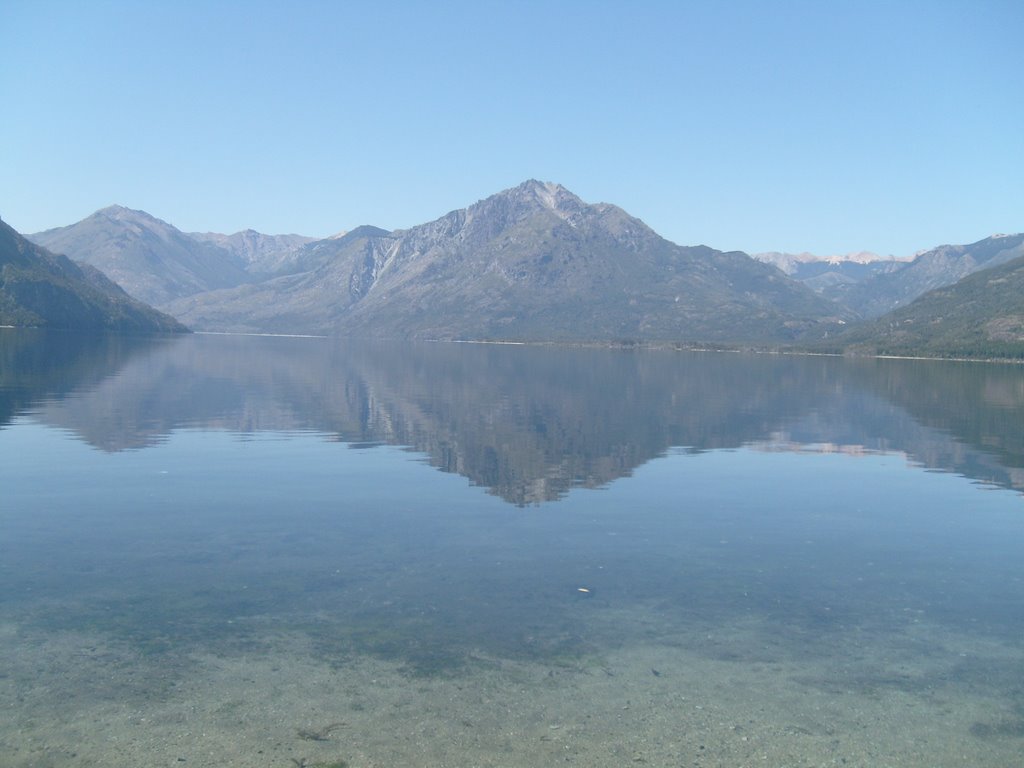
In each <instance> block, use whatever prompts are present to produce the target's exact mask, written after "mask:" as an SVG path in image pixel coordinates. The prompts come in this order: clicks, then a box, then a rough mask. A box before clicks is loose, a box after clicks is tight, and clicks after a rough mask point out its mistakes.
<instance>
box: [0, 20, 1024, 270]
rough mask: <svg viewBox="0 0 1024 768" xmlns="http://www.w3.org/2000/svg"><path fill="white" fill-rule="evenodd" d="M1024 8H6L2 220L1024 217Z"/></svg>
mask: <svg viewBox="0 0 1024 768" xmlns="http://www.w3.org/2000/svg"><path fill="white" fill-rule="evenodd" d="M1022 40H1024V2H1021V0H1008V1H1007V2H996V1H992V2H987V1H986V0H965V1H963V2H952V1H944V0H928V1H926V2H915V1H913V0H907V1H900V0H889V1H888V2H856V1H855V0H853V1H850V2H838V1H837V2H828V0H817V1H816V2H768V1H767V0H765V1H764V2H712V1H711V0H708V1H707V2H699V3H697V2H694V3H688V2H638V3H625V2H614V3H613V2H600V0H587V2H554V1H550V0H549V1H548V2H513V1H512V0H509V1H508V2H489V1H488V0H474V1H473V2H465V3H453V2H443V1H438V2H408V3H386V2H355V1H353V2H294V3H288V4H287V5H286V4H285V3H266V2H258V1H255V0H249V1H248V2H216V1H213V2H190V1H189V0H178V1H177V2H165V3H160V2H149V1H142V0H138V1H134V0H133V1H132V2H103V1H102V0H90V1H89V2H83V1H78V0H74V1H67V2H49V1H47V0H2V2H0V216H2V217H3V219H4V220H5V221H7V222H8V223H9V224H11V225H12V226H14V227H15V228H16V229H18V230H20V231H22V232H34V231H38V230H41V229H46V228H49V227H55V226H62V225H65V224H70V223H72V222H74V221H77V220H79V219H81V218H84V217H85V216H87V215H89V214H90V213H92V212H93V211H95V210H96V209H98V208H101V207H103V206H106V205H109V204H112V203H120V204H122V205H126V206H129V207H131V208H140V209H143V210H146V211H148V212H149V213H152V214H153V215H155V216H158V217H160V218H162V219H165V220H167V221H169V222H171V223H172V224H174V225H175V226H177V227H179V228H181V229H184V230H186V231H195V230H201V231H206V230H209V231H218V232H233V231H236V230H239V229H244V228H247V227H251V228H253V229H257V230H260V231H262V232H270V233H281V232H299V233H302V234H308V235H316V236H322V235H328V234H332V233H334V232H337V231H339V230H345V229H351V228H352V227H354V226H356V225H359V224H363V223H369V224H375V225H377V226H381V227H385V228H388V229H394V228H402V227H409V226H412V225H414V224H418V223H422V222H424V221H429V220H432V219H434V218H437V217H438V216H440V215H443V214H444V213H446V212H447V211H449V210H452V209H454V208H461V207H464V206H466V205H469V204H471V203H473V202H475V201H477V200H479V199H481V198H483V197H486V196H488V195H490V194H492V193H494V192H497V191H499V190H501V189H505V188H507V187H511V186H514V185H516V184H518V183H519V182H521V181H523V180H525V179H527V178H538V179H541V180H546V181H557V182H559V183H561V184H564V185H565V186H566V187H568V188H569V189H570V190H572V191H574V192H575V193H577V194H578V195H580V196H581V197H582V198H583V199H584V200H587V201H588V202H599V201H604V202H610V203H615V204H617V205H619V206H621V207H623V208H625V209H626V210H627V211H628V212H629V213H631V214H633V215H634V216H638V217H639V218H641V219H643V220H644V221H646V222H647V223H648V224H649V225H650V226H652V227H653V228H654V229H655V230H657V231H658V232H659V233H661V234H662V235H664V236H665V237H668V238H669V239H670V240H673V241H675V242H678V243H681V244H684V245H693V244H698V243H704V244H707V245H711V246H713V247H716V248H722V249H741V250H746V251H750V252H755V251H763V250H787V251H800V250H810V251H812V252H817V253H822V254H824V253H841V252H847V251H851V250H862V249H863V250H873V251H877V252H880V253H885V254H888V253H892V254H896V255H909V254H910V253H912V252H913V251H915V250H917V249H920V248H925V247H930V246H934V245H938V244H941V243H961V242H972V241H974V240H978V239H980V238H982V237H985V236H987V235H989V234H992V233H994V232H1019V231H1022V230H1024V45H1022Z"/></svg>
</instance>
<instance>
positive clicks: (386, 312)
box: [31, 180, 1024, 343]
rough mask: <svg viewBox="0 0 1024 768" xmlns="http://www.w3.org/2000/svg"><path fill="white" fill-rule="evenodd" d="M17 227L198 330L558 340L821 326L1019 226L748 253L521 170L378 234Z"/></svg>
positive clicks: (897, 296)
mask: <svg viewBox="0 0 1024 768" xmlns="http://www.w3.org/2000/svg"><path fill="white" fill-rule="evenodd" d="M31 237H32V238H34V239H35V240H36V241H37V242H41V243H44V244H49V245H50V247H52V248H54V249H56V250H64V251H65V252H66V253H68V254H69V255H71V256H72V257H73V258H76V259H79V260H81V261H85V262H86V263H90V264H94V265H96V266H98V267H99V268H101V269H104V270H105V271H108V272H109V273H110V274H113V275H115V276H116V277H118V281H119V282H120V284H121V285H122V286H123V287H125V288H126V289H127V290H129V292H131V293H133V294H134V295H137V296H142V297H145V298H148V299H149V300H150V301H152V302H153V303H154V304H156V305H157V306H159V307H160V308H162V309H164V310H166V311H168V312H170V313H171V314H174V315H175V316H176V317H178V318H179V319H181V320H184V321H185V322H186V323H188V324H191V325H193V326H194V327H196V328H199V329H208V330H219V331H258V332H276V333H317V334H321V333H329V334H331V333H342V334H344V333H354V334H361V335H370V336H388V337H414V338H474V339H522V340H537V339H544V340H561V341H566V340H602V341H622V340H643V341H650V340H673V341H686V342H708V341H710V342H723V343H729V342H734V343H737V342H738V343H788V342H791V341H804V340H813V339H814V338H815V337H816V336H825V335H828V336H833V337H834V336H835V333H836V332H837V331H840V330H842V326H843V325H847V326H849V325H852V324H854V323H855V322H856V321H857V320H858V319H859V318H873V317H877V316H878V315H880V314H882V313H884V312H887V311H892V310H893V309H898V308H899V307H902V306H906V305H907V304H909V303H910V302H911V301H913V300H914V299H915V298H917V297H918V296H920V295H922V294H923V293H925V292H927V291H928V290H930V289H933V288H935V287H943V286H947V285H950V284H952V283H954V282H956V281H957V280H959V279H960V278H962V277H964V276H965V275H968V274H970V273H972V272H974V271H977V270H980V269H984V268H988V267H991V266H995V265H997V264H1000V263H1004V262H1006V261H1008V260H1010V259H1012V258H1014V257H1015V256H1016V255H1018V254H1022V253H1024V235H1000V236H993V237H991V238H986V239H985V240H982V241H979V242H977V243H973V244H970V245H950V246H940V247H939V248H934V249H931V250H928V251H923V252H921V253H919V254H918V255H917V256H916V257H915V258H914V259H913V260H910V261H901V260H897V259H894V258H892V257H878V256H877V255H876V254H870V253H854V254H847V255H845V256H828V257H816V256H813V255H811V254H806V253H804V254H781V253H769V254H758V255H757V257H756V260H754V259H752V258H751V257H749V256H747V255H746V254H744V253H741V252H731V253H724V252H721V251H716V250H715V249H713V248H708V247H706V246H691V247H685V246H679V245H676V244H674V243H671V242H669V241H667V240H665V239H664V238H661V237H660V236H659V235H658V234H657V233H655V232H654V231H653V230H651V229H650V228H649V227H647V226H646V225H645V224H644V223H643V222H642V221H640V220H639V219H636V218H634V217H632V216H630V215H629V214H627V213H626V212H625V211H623V210H622V209H620V208H617V207H616V206H614V205H610V204H607V203H597V204H588V203H585V202H584V201H583V200H581V199H580V198H579V197H577V196H576V195H574V194H573V193H572V192H570V191H569V190H567V189H566V188H564V187H562V186H560V185H558V184H554V183H551V182H540V181H535V180H530V181H527V182H524V183H523V184H521V185H519V186H517V187H514V188H512V189H508V190H505V191H503V192H500V193H497V194H495V195H492V196H490V197H488V198H486V199H484V200H481V201H479V202H478V203H476V204H474V205H471V206H468V207H467V208H463V209H458V210H455V211H451V212H449V213H448V214H446V215H444V216H441V217H440V218H438V219H436V220H434V221H432V222H427V223H425V224H422V225H419V226H416V227H411V228H409V229H406V230H396V231H393V232H389V231H387V230H383V229H379V228H376V227H371V226H361V227H357V228H356V229H354V230H352V231H350V232H347V233H343V234H340V235H335V236H332V237H330V238H326V239H321V240H315V239H312V238H308V237H304V236H301V235H264V234H261V233H258V232H255V231H253V230H247V231H244V232H238V233H235V234H233V235H221V234H217V233H192V234H186V233H184V232H181V231H179V230H177V229H176V228H174V227H173V226H171V225H170V224H167V223H166V222H163V221H161V220H160V219H156V218H155V217H152V216H150V215H149V214H146V213H144V212H141V211H132V210H130V209H127V208H123V207H120V206H111V207H109V208H106V209H103V210H101V211H98V212H97V213H95V214H93V215H92V216H90V217H88V218H87V219H85V220H83V221H82V222H78V223H77V224H74V225H71V226H70V227H62V228H58V229H55V230H49V231H47V232H43V233H38V234H37V235H33V236H31ZM776 267H778V268H776ZM786 273H788V274H786ZM802 289H808V290H802Z"/></svg>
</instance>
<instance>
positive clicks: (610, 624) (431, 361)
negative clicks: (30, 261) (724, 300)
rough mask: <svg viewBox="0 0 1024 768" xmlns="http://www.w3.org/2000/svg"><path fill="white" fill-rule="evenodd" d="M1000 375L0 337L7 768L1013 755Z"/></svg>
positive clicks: (923, 365)
mask: <svg viewBox="0 0 1024 768" xmlns="http://www.w3.org/2000/svg"><path fill="white" fill-rule="evenodd" d="M1022 492H1024V368H1022V367H1020V366H1012V365H989V364H980V363H960V362H935V361H912V360H867V359H842V358H828V357H797V356H779V355H742V354H731V353H711V352H708V353H698V352H677V351H671V350H608V349H578V348H565V347H544V346H536V347H526V346H514V345H470V344H397V343H395V344H385V343H380V344H368V343H355V342H351V341H348V342H346V341H340V340H334V339H312V338H259V337H240V336H212V335H195V336H187V337H183V338H159V339H133V338H87V337H78V336H75V335H71V334H53V333H50V334H46V333H42V332H30V331H15V330H0V707H2V712H3V716H2V717H0V762H2V764H3V765H5V766H12V767H17V768H27V767H28V766H33V767H34V768H39V767H45V766H171V765H180V766H185V767H186V768H188V766H240V767H243V768H249V767H253V768H256V767H261V768H262V767H264V766H266V767H268V768H274V767H283V768H294V766H300V768H301V767H305V768H313V767H314V766H320V767H321V768H324V767H326V766H333V767H334V768H339V767H340V766H343V765H347V766H350V767H351V768H363V767H365V768H369V767H370V766H380V767H383V766H453V767H454V766H459V767H462V766H549V765H555V764H559V765H562V764H567V765H579V766H598V767H603V766H622V765H632V764H636V765H649V766H702V767H704V768H710V767H712V766H722V767H725V766H729V767H730V768H734V767H736V766H840V765H845V766H922V767H923V766H929V767H930V768H935V767H936V766H950V767H951V768H952V767H953V766H956V768H962V766H965V765H971V766H993V767H998V768H1007V766H1011V765H1018V764H1020V760H1021V755H1022V754H1024V557H1022V553H1024V497H1022Z"/></svg>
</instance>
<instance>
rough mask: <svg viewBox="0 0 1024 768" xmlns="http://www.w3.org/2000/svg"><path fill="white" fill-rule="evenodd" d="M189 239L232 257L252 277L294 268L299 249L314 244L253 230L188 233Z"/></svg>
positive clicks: (293, 236) (312, 238) (307, 238)
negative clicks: (211, 246) (233, 232)
mask: <svg viewBox="0 0 1024 768" xmlns="http://www.w3.org/2000/svg"><path fill="white" fill-rule="evenodd" d="M188 236H189V237H190V238H192V239H193V240H197V241H199V242H202V243H210V244H212V245H215V246H217V247H218V248H222V249H224V250H225V251H227V252H228V253H230V254H231V255H232V257H233V258H234V259H235V260H236V262H237V263H239V264H242V265H243V267H244V268H245V271H246V272H248V273H249V274H251V275H260V276H267V275H272V274H275V273H278V272H282V271H288V270H290V269H292V267H293V261H294V259H295V257H296V256H297V254H298V253H299V251H300V250H301V248H302V246H304V245H306V244H307V243H311V242H313V241H314V240H316V238H315V237H305V236H303V235H264V234H263V233H262V232H256V231H255V230H252V229H246V230H244V231H243V232H235V234H233V235H220V234H217V233H215V232H189V233H188Z"/></svg>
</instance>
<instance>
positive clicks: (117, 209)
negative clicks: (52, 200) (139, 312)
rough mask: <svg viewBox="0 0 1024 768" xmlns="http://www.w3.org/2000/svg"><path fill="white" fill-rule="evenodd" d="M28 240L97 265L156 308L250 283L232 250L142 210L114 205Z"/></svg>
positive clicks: (32, 236)
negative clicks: (169, 302)
mask: <svg viewBox="0 0 1024 768" xmlns="http://www.w3.org/2000/svg"><path fill="white" fill-rule="evenodd" d="M28 238H29V239H30V240H31V241H32V242H34V243H36V244H38V245H41V246H43V247H44V248H47V249H48V250H50V251H53V252H55V253H62V254H64V255H66V256H69V257H70V258H72V259H74V260H75V261H79V262H82V263H85V264H90V265H91V266H94V267H96V268H97V269H99V270H100V271H102V272H103V273H104V274H105V275H107V276H108V277H109V278H110V279H112V280H113V281H114V282H116V283H117V284H118V285H120V286H121V287H122V288H124V290H126V291H127V292H128V293H130V294H131V295H132V296H134V297H135V298H137V299H139V300H140V301H144V302H146V303H147V304H152V305H154V306H158V307H159V306H162V305H163V304H166V303H167V302H168V301H171V300H173V299H176V298H179V297H181V296H189V295H192V294H194V293H200V292H203V291H209V290H213V289H216V288H227V287H230V286H236V285H240V284H241V283H244V282H247V281H248V280H250V279H251V278H250V276H249V273H248V272H247V271H246V266H247V262H246V261H245V259H244V258H243V257H241V256H239V255H238V254H236V253H234V252H232V251H231V250H229V249H227V248H222V247H219V246H218V245H217V244H215V243H213V242H206V241H203V240H197V239H195V238H193V237H189V236H188V235H186V234H185V233H184V232H181V231H179V230H178V229H176V228H175V227H173V226H171V225H170V224H168V223H167V222H165V221H161V220H160V219H157V218H155V217H153V216H150V215H149V214H148V213H145V212H144V211H133V210H131V209H130V208H123V207H121V206H119V205H112V206H110V207H109V208H104V209H102V210H100V211H96V213H94V214H92V215H91V216H89V217H88V218H86V219H83V220H82V221H80V222H78V223H77V224H72V225H70V226H67V227H59V228H57V229H50V230H47V231H45V232H38V233H36V234H33V235H29V236H28Z"/></svg>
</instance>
